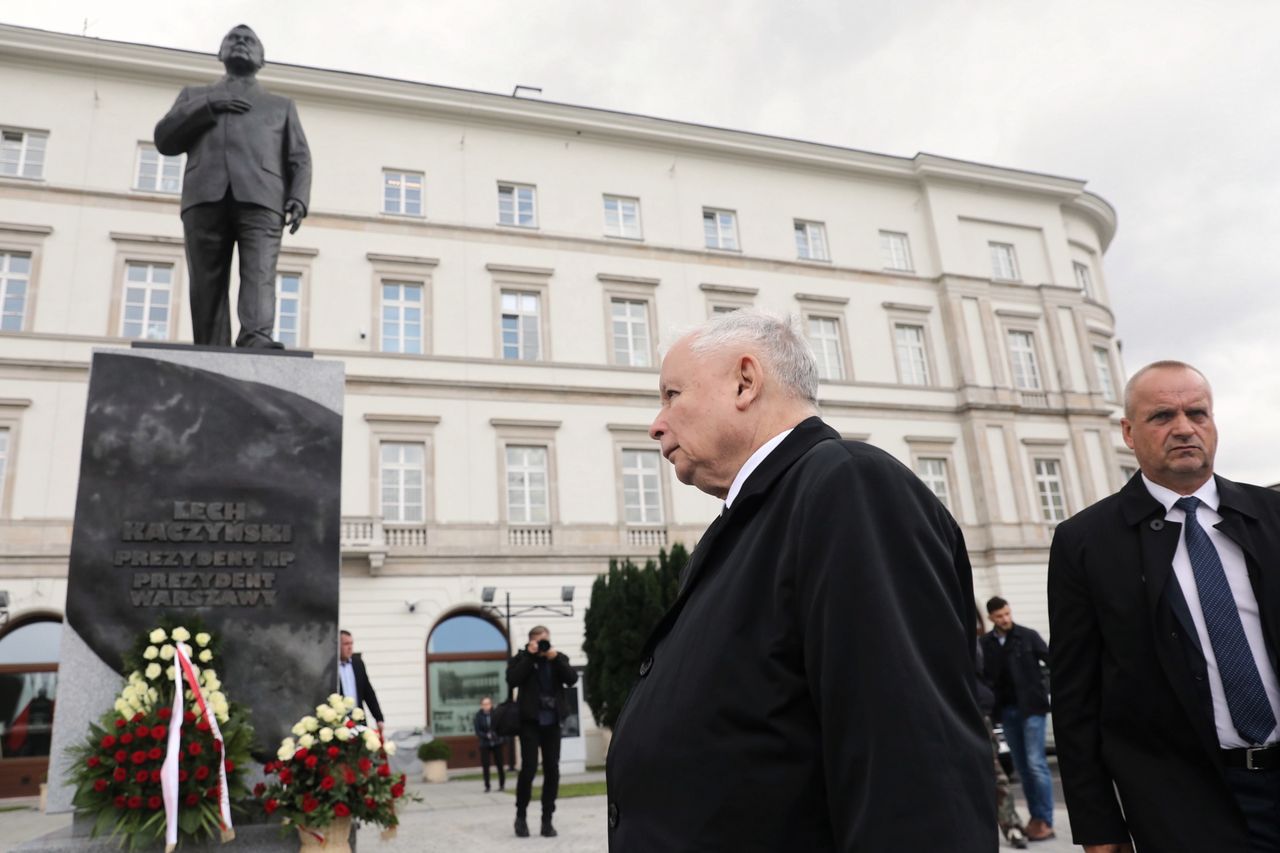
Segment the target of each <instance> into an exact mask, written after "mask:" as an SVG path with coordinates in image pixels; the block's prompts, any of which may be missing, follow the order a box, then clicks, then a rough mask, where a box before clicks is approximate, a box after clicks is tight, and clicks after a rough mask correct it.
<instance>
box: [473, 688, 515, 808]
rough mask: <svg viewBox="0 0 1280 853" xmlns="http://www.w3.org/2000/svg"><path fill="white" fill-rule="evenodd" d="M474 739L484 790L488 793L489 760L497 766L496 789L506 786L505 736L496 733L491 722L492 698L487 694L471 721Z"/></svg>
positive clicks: (501, 789) (504, 788)
mask: <svg viewBox="0 0 1280 853" xmlns="http://www.w3.org/2000/svg"><path fill="white" fill-rule="evenodd" d="M471 723H472V726H473V727H474V728H475V732H476V740H477V741H479V743H480V766H481V767H482V768H484V790H485V793H486V794H487V793H489V790H490V788H489V762H490V761H492V762H493V763H494V764H495V765H497V767H498V790H499V791H504V790H506V788H507V774H506V773H505V772H504V771H503V769H502V744H503V743H504V742H505V741H506V738H504V737H502V736H501V735H499V734H498V730H497V728H496V727H495V726H494V723H493V700H492V699H490V698H489V697H488V696H486V697H484V698H483V699H481V700H480V710H479V711H476V716H475V719H474V720H472V721H471Z"/></svg>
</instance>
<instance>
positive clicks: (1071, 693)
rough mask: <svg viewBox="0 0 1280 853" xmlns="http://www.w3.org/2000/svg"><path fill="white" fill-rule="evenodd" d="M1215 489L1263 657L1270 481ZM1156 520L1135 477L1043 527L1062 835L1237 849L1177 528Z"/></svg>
mask: <svg viewBox="0 0 1280 853" xmlns="http://www.w3.org/2000/svg"><path fill="white" fill-rule="evenodd" d="M1217 486H1218V496H1219V501H1220V506H1219V514H1220V515H1221V516H1222V522H1221V523H1220V524H1219V525H1218V530H1220V531H1221V532H1223V533H1224V534H1226V535H1227V536H1228V537H1230V538H1231V540H1232V541H1234V542H1235V543H1236V544H1238V545H1239V546H1240V548H1241V549H1242V550H1243V551H1244V555H1245V561H1246V563H1247V565H1248V569H1249V579H1250V580H1251V581H1252V583H1253V588H1254V592H1255V594H1256V595H1257V599H1258V605H1259V609H1260V611H1261V616H1262V625H1263V629H1264V632H1265V634H1266V637H1267V645H1268V652H1269V654H1270V655H1271V659H1272V661H1273V662H1274V660H1275V649H1276V648H1277V645H1276V630H1277V628H1280V492H1274V491H1271V490H1269V489H1263V488H1259V487H1258V486H1250V485H1245V484H1243V483H1233V482H1231V481H1230V480H1225V479H1223V478H1222V477H1218V478H1217ZM1164 517H1165V509H1164V507H1163V506H1162V505H1161V504H1160V502H1159V501H1157V500H1156V499H1155V498H1153V497H1152V496H1151V493H1150V492H1148V491H1147V489H1146V486H1145V485H1144V484H1143V482H1142V475H1141V474H1135V475H1134V476H1133V478H1132V479H1131V480H1129V482H1128V483H1127V484H1126V485H1125V486H1124V488H1122V489H1121V490H1120V491H1119V492H1118V493H1117V494H1114V495H1112V496H1111V497H1109V498H1105V499H1103V500H1101V501H1099V502H1098V503H1096V504H1094V505H1093V506H1091V507H1089V508H1088V509H1086V510H1084V511H1083V512H1081V513H1079V514H1078V515H1076V516H1075V517H1074V518H1072V519H1071V520H1069V521H1066V522H1064V523H1063V524H1061V525H1059V526H1058V529H1057V531H1056V533H1055V534H1054V537H1053V546H1052V548H1051V550H1050V555H1049V624H1050V628H1051V631H1052V637H1053V669H1052V672H1053V720H1054V735H1055V738H1056V741H1057V748H1058V764H1059V767H1060V768H1061V771H1062V783H1063V788H1064V793H1065V794H1066V799H1067V808H1068V811H1069V813H1070V816H1071V834H1072V836H1073V838H1074V840H1075V842H1076V843H1077V844H1103V843H1116V842H1121V841H1126V840H1128V839H1129V837H1130V835H1132V837H1133V839H1134V841H1135V842H1136V846H1137V850H1138V851H1139V853H1142V851H1157V853H1180V851H1185V853H1192V851H1195V853H1203V851H1207V850H1212V851H1214V853H1247V851H1248V850H1249V844H1248V838H1247V835H1246V828H1245V822H1244V817H1243V815H1242V813H1241V812H1240V809H1239V808H1238V807H1237V805H1236V802H1235V799H1234V798H1233V797H1232V795H1231V792H1230V790H1229V789H1228V787H1227V784H1226V782H1225V781H1224V778H1223V773H1222V764H1221V755H1220V750H1219V744H1218V736H1217V731H1216V728H1215V726H1214V720H1213V704H1212V702H1213V700H1212V697H1211V695H1210V693H1209V683H1208V676H1207V669H1206V663H1205V659H1204V655H1203V653H1202V652H1201V651H1200V645H1199V639H1198V637H1197V634H1196V631H1195V626H1194V624H1193V623H1192V622H1191V614H1190V611H1189V610H1188V609H1187V604H1186V598H1184V597H1183V593H1184V590H1182V589H1181V587H1180V585H1179V584H1178V581H1177V578H1176V577H1175V576H1174V574H1173V555H1174V552H1175V551H1176V550H1177V547H1178V540H1179V538H1180V536H1181V530H1182V525H1180V524H1175V523H1173V522H1168V521H1165V520H1164ZM1188 594H1189V595H1195V594H1196V593H1195V591H1194V590H1191V591H1190V592H1189V593H1188ZM1117 791H1118V792H1119V795H1120V798H1119V801H1117V799H1116V792H1117ZM1122 808H1123V812H1122V811H1121V809H1122Z"/></svg>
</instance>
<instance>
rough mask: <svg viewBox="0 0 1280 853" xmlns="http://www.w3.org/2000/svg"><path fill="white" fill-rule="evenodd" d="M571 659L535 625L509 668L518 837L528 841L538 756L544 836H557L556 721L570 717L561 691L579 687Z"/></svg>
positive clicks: (557, 759) (542, 628)
mask: <svg viewBox="0 0 1280 853" xmlns="http://www.w3.org/2000/svg"><path fill="white" fill-rule="evenodd" d="M577 681H578V673H577V671H576V670H574V668H573V667H572V666H570V665H569V658H568V657H567V656H566V655H565V654H564V653H563V652H561V651H559V650H558V649H556V648H555V647H554V646H552V645H551V632H550V631H549V630H547V629H546V628H545V627H544V626H542V625H538V626H537V627H535V628H533V629H532V630H531V631H529V645H527V646H525V647H524V648H523V649H521V650H520V652H519V653H518V654H517V655H516V656H515V657H513V658H512V659H511V661H510V662H509V663H508V664H507V686H509V687H514V688H515V690H516V705H518V706H519V708H520V775H519V776H518V777H517V778H516V835H518V836H520V837H521V838H526V837H528V835H529V824H528V821H527V819H526V815H527V812H528V808H529V800H530V799H532V795H533V777H534V776H535V775H536V774H537V772H538V752H539V751H541V752H542V834H543V835H544V836H546V837H547V838H554V837H555V836H556V834H557V833H556V830H555V826H553V825H552V822H551V816H552V815H553V814H554V813H555V810H556V794H557V793H558V791H559V789H560V721H561V720H563V719H564V718H565V717H566V716H567V715H568V708H567V707H565V704H564V693H563V691H562V690H561V689H560V688H562V687H568V686H570V685H572V684H575V683H577Z"/></svg>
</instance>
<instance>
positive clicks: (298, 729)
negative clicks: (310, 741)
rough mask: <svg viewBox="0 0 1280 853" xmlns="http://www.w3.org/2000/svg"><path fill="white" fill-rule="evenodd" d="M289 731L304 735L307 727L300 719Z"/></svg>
mask: <svg viewBox="0 0 1280 853" xmlns="http://www.w3.org/2000/svg"><path fill="white" fill-rule="evenodd" d="M289 731H291V732H293V733H294V734H295V735H296V736H298V737H302V736H303V735H305V734H306V733H307V727H306V726H304V725H303V724H302V722H301V721H299V722H296V723H294V724H293V728H292V729H290V730H289Z"/></svg>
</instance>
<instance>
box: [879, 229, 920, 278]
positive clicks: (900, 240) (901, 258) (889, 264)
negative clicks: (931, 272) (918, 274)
mask: <svg viewBox="0 0 1280 853" xmlns="http://www.w3.org/2000/svg"><path fill="white" fill-rule="evenodd" d="M880 263H881V265H882V266H883V267H884V268H885V269H887V270H905V271H908V272H910V271H911V270H913V269H915V267H913V266H912V265H911V243H910V242H908V240H907V235H906V234H902V233H900V232H898V231H881V232H880Z"/></svg>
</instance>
